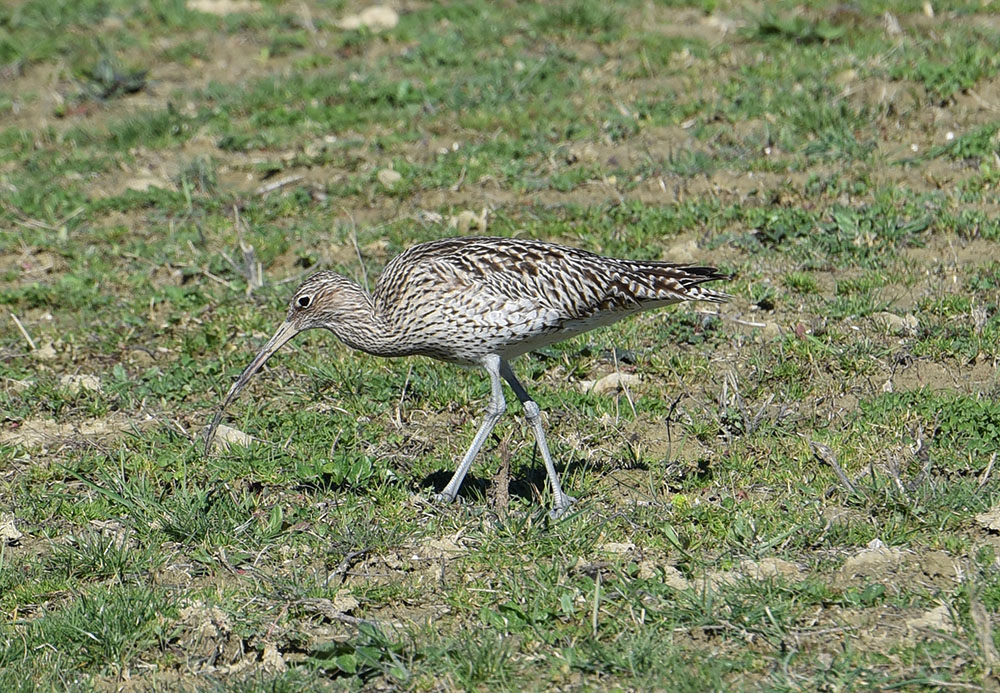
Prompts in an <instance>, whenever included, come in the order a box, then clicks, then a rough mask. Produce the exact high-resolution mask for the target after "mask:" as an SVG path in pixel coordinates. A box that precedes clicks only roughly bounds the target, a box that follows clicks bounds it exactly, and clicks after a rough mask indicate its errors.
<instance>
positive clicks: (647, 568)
mask: <svg viewBox="0 0 1000 693" xmlns="http://www.w3.org/2000/svg"><path fill="white" fill-rule="evenodd" d="M659 572H662V573H663V577H662V578H661V582H663V584H664V585H666V586H667V587H673V588H674V589H675V590H678V591H679V590H686V589H688V588H689V587H691V583H690V582H689V581H688V579H687V578H686V577H684V573H682V572H681V571H679V570H677V568H675V567H674V566H672V565H664V566H658V565H656V563H654V562H653V561H651V560H649V559H644V560H642V561H639V578H640V579H641V580H652V579H653V578H657V577H659Z"/></svg>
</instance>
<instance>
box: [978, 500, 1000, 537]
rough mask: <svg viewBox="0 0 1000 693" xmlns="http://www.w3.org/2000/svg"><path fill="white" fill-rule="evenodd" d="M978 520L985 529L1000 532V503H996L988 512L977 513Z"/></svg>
mask: <svg viewBox="0 0 1000 693" xmlns="http://www.w3.org/2000/svg"><path fill="white" fill-rule="evenodd" d="M976 522H978V523H979V526H980V527H982V528H983V529H988V530H989V531H991V532H1000V505H995V506H993V507H992V508H990V509H989V510H987V511H986V512H984V513H979V514H978V515H976Z"/></svg>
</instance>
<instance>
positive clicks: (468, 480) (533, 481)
mask: <svg viewBox="0 0 1000 693" xmlns="http://www.w3.org/2000/svg"><path fill="white" fill-rule="evenodd" d="M452 474H454V472H452V471H448V470H446V469H442V470H440V471H437V472H431V473H430V474H428V475H427V476H425V477H424V478H423V479H421V480H420V481H418V482H417V488H418V489H419V490H420V491H423V492H431V493H441V492H442V491H443V490H444V487H445V486H447V485H448V482H449V481H451V477H452ZM494 483H496V481H495V480H494V479H492V478H488V477H478V476H476V475H475V474H473V473H472V472H469V473H468V475H466V477H465V481H463V482H462V487H461V488H460V489H459V491H458V496H459V498H466V499H476V500H477V501H480V500H482V501H485V500H486V499H487V494H488V492H489V490H490V487H491V486H492V485H493V484H494ZM546 483H547V480H546V478H545V471H544V470H531V471H530V472H527V473H524V474H519V475H518V476H517V477H511V479H510V483H509V485H508V494H509V495H510V497H511V498H522V499H525V500H528V501H534V500H536V499H537V498H539V497H540V496H541V492H542V490H543V489H544V488H545V484H546Z"/></svg>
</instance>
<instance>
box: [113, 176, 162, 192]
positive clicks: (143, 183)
mask: <svg viewBox="0 0 1000 693" xmlns="http://www.w3.org/2000/svg"><path fill="white" fill-rule="evenodd" d="M150 188H160V189H161V190H173V186H172V185H171V184H170V183H169V182H167V181H165V180H163V179H162V178H150V177H144V178H133V179H132V180H130V181H129V182H128V183H126V184H125V189H126V190H135V191H137V192H146V191H147V190H149V189H150Z"/></svg>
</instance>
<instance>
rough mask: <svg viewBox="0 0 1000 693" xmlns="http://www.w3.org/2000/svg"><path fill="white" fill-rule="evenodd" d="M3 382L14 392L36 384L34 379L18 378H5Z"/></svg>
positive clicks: (22, 390)
mask: <svg viewBox="0 0 1000 693" xmlns="http://www.w3.org/2000/svg"><path fill="white" fill-rule="evenodd" d="M3 382H4V385H5V386H6V387H7V388H9V389H10V390H11V391H12V392H24V391H25V390H27V389H28V388H29V387H31V386H32V385H34V384H35V381H34V380H18V379H17V378H4V379H3Z"/></svg>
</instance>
